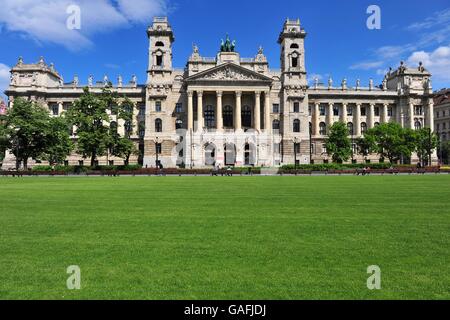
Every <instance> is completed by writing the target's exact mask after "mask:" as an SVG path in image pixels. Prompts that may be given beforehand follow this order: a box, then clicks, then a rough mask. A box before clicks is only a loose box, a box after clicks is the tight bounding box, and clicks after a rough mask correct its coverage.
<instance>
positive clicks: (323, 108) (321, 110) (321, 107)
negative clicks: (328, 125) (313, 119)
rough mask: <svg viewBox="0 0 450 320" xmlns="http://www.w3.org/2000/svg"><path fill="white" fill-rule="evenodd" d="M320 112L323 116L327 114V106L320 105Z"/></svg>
mask: <svg viewBox="0 0 450 320" xmlns="http://www.w3.org/2000/svg"><path fill="white" fill-rule="evenodd" d="M319 112H320V115H321V116H324V115H325V106H324V105H320V106H319Z"/></svg>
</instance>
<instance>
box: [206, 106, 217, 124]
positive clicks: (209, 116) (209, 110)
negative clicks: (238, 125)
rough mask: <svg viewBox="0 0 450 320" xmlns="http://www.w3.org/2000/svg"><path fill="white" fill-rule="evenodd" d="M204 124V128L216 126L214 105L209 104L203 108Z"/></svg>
mask: <svg viewBox="0 0 450 320" xmlns="http://www.w3.org/2000/svg"><path fill="white" fill-rule="evenodd" d="M205 126H206V128H214V127H215V126H216V114H215V111H214V107H213V106H211V105H209V106H206V109H205Z"/></svg>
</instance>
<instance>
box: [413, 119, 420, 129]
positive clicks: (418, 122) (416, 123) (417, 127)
mask: <svg viewBox="0 0 450 320" xmlns="http://www.w3.org/2000/svg"><path fill="white" fill-rule="evenodd" d="M414 129H416V130H420V129H422V123H421V122H420V121H419V120H418V119H416V121H414Z"/></svg>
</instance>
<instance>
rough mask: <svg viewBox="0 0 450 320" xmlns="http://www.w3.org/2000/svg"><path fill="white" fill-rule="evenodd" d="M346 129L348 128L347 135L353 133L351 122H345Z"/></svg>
mask: <svg viewBox="0 0 450 320" xmlns="http://www.w3.org/2000/svg"><path fill="white" fill-rule="evenodd" d="M347 129H348V133H349V135H351V136H352V135H353V134H354V133H353V122H349V123H347Z"/></svg>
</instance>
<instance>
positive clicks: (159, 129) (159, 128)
mask: <svg viewBox="0 0 450 320" xmlns="http://www.w3.org/2000/svg"><path fill="white" fill-rule="evenodd" d="M155 132H162V120H161V119H159V118H158V119H156V120H155Z"/></svg>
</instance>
